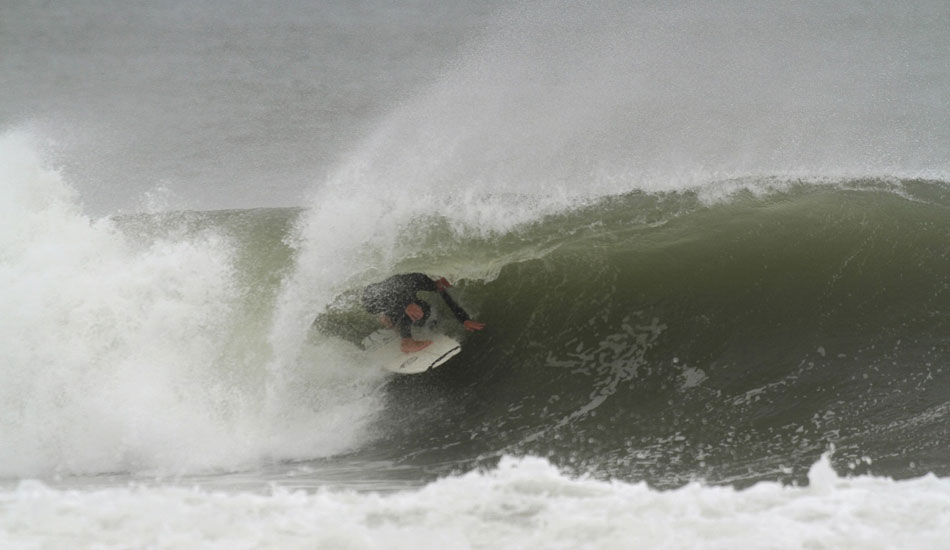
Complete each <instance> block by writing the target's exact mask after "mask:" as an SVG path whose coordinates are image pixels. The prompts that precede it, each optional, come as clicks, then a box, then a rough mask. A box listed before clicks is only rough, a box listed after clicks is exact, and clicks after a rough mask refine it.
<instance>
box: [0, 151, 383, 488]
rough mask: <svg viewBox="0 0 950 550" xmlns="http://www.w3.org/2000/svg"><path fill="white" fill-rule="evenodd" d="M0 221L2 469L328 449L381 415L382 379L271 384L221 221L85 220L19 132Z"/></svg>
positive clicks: (207, 462)
mask: <svg viewBox="0 0 950 550" xmlns="http://www.w3.org/2000/svg"><path fill="white" fill-rule="evenodd" d="M0 215H2V219H3V222H2V226H0V309H2V311H3V312H4V314H3V315H2V316H0V477H23V476H37V475H48V474H50V473H53V472H61V473H67V474H68V473H98V472H108V471H141V470H159V471H166V472H167V471H172V472H179V471H194V470H202V469H217V468H233V467H240V466H241V465H244V464H247V463H249V462H250V463H253V462H255V461H259V460H261V459H267V460H270V459H281V458H309V457H314V456H322V455H325V454H328V453H332V452H334V451H336V450H339V449H340V448H344V447H346V446H348V445H350V444H352V443H353V442H354V441H355V440H356V438H358V432H359V430H358V426H359V425H360V424H361V422H362V421H365V420H366V419H367V418H368V415H370V414H371V413H372V411H374V410H375V407H376V405H375V402H374V401H373V399H372V398H370V397H368V396H367V395H366V393H367V392H366V388H367V387H371V386H372V385H373V383H372V380H370V381H366V382H365V383H363V384H361V383H360V380H361V377H363V378H365V377H366V376H370V375H368V374H366V373H363V374H360V373H358V372H357V373H354V372H353V371H352V370H350V371H343V370H341V367H340V366H339V365H333V364H326V365H316V364H311V365H303V366H300V368H302V369H305V372H304V373H302V374H301V375H300V376H298V377H297V381H298V386H297V387H295V388H289V389H288V388H284V387H281V388H278V389H277V391H270V392H268V391H267V390H268V388H269V387H271V386H272V381H271V380H270V378H269V372H268V370H267V368H266V367H265V365H264V364H263V362H262V361H260V360H256V362H255V361H253V360H251V359H253V358H256V357H259V356H260V353H249V354H247V355H245V356H242V355H241V354H240V353H235V350H234V345H235V342H236V341H238V340H239V338H237V337H235V334H236V332H235V331H237V330H238V329H239V328H240V321H241V313H242V307H244V305H245V304H244V303H243V302H242V300H243V299H244V298H245V294H246V293H245V290H244V289H242V288H241V286H240V285H239V284H238V282H237V281H238V278H237V277H236V276H235V273H234V266H233V259H234V258H233V256H234V249H235V243H234V242H232V241H231V239H229V237H228V236H227V235H224V234H221V233H220V232H218V231H216V230H215V229H214V228H212V229H210V230H207V231H201V232H198V233H193V234H190V235H186V236H177V237H174V238H171V239H169V238H155V239H152V240H149V241H147V242H136V241H135V240H133V239H132V238H130V237H128V236H126V235H124V234H123V233H122V232H121V231H120V230H119V229H118V228H117V227H116V225H115V224H114V223H113V222H111V221H110V220H108V219H101V220H93V219H90V218H89V217H87V216H85V215H84V214H83V213H82V212H81V209H80V207H79V206H78V205H77V197H76V194H75V192H74V191H73V190H72V189H71V188H70V186H69V185H68V184H66V183H65V182H64V181H63V179H62V177H61V175H60V174H58V173H57V172H55V171H52V170H49V169H46V168H44V166H43V162H42V160H41V158H40V156H39V155H38V154H37V152H36V148H35V147H34V146H33V145H32V144H31V143H30V138H29V137H26V136H24V135H22V134H15V133H13V134H7V135H4V136H2V137H0ZM244 339H245V340H246V339H247V338H244ZM250 339H251V341H250V342H244V345H246V346H248V349H249V350H250V349H251V348H262V349H265V350H266V338H265V335H259V336H258V340H257V341H254V337H253V335H252V336H251V338H250ZM263 355H264V356H267V355H268V354H267V353H264V354H263ZM249 358H251V359H249ZM364 375H365V376H364ZM370 377H371V376H370ZM308 381H309V382H310V383H311V386H313V387H315V388H316V389H313V388H310V387H308V388H306V390H307V391H305V390H304V389H303V388H301V387H300V383H301V382H302V383H306V382H308ZM317 382H326V384H322V383H317ZM271 389H273V388H271ZM309 390H313V391H309ZM341 426H343V427H346V429H340V428H341Z"/></svg>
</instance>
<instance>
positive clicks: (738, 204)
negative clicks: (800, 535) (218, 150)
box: [0, 137, 950, 486]
mask: <svg viewBox="0 0 950 550" xmlns="http://www.w3.org/2000/svg"><path fill="white" fill-rule="evenodd" d="M0 152H2V154H3V158H4V160H5V161H9V162H4V163H2V165H3V170H4V172H3V173H2V174H0V184H2V191H3V193H4V195H5V196H4V197H3V199H4V200H2V201H0V203H2V204H3V205H4V206H5V207H7V208H6V210H5V212H4V214H5V215H6V219H7V220H9V221H8V222H6V225H5V228H4V232H3V241H2V248H0V250H2V255H0V269H2V271H0V282H2V285H0V287H2V288H3V289H4V290H3V292H2V295H0V297H2V305H3V308H4V310H5V311H13V312H16V314H15V315H12V316H6V317H5V318H4V320H3V330H2V331H0V334H2V336H0V338H2V341H0V353H2V357H0V359H2V361H0V380H2V384H0V407H2V414H0V441H3V443H4V444H3V445H2V446H0V476H4V477H24V476H44V475H51V474H53V473H57V472H59V473H64V474H82V473H103V472H158V473H168V472H172V473H188V472H200V471H221V470H228V471H230V470H235V469H238V470H239V469H242V468H248V467H256V466H259V465H261V464H273V463H278V464H279V463H282V462H284V461H299V460H317V459H320V460H331V461H333V460H338V461H343V462H346V461H348V460H352V461H356V462H361V463H363V462H365V461H367V460H369V461H372V460H378V461H382V462H384V463H387V464H393V465H397V466H399V467H402V466H405V467H408V468H414V469H415V471H416V474H417V475H418V476H419V477H420V479H429V478H432V477H438V476H441V475H445V474H448V473H452V472H456V471H459V470H467V469H470V468H472V467H475V466H479V465H487V466H491V465H493V464H495V463H497V461H498V460H499V459H500V457H501V456H503V455H506V454H513V455H536V456H542V457H546V458H547V459H548V460H550V461H551V462H552V463H554V464H556V465H557V466H558V467H560V468H562V469H564V470H565V471H568V472H572V473H586V474H591V475H594V476H597V477H603V478H612V479H626V480H640V479H647V480H649V481H650V482H651V483H653V484H656V485H659V486H667V485H670V486H675V485H681V484H683V483H686V482H688V481H689V480H690V479H694V478H697V477H702V478H703V479H707V480H709V481H710V482H722V483H737V484H743V483H751V482H754V481H756V480H760V479H772V480H776V479H778V480H783V481H803V480H804V479H805V476H806V475H807V471H808V468H809V467H810V466H811V464H813V463H814V461H815V460H816V459H817V457H818V455H819V454H820V453H821V452H823V451H824V450H825V449H826V448H827V447H828V446H829V445H831V444H833V445H835V446H836V448H837V451H836V454H835V456H834V460H835V461H837V462H838V464H839V465H848V464H852V465H855V468H857V470H856V473H862V472H873V473H876V474H885V475H891V476H896V477H906V476H915V475H921V474H923V473H925V472H928V471H932V472H936V473H938V474H940V475H946V474H947V473H948V471H950V463H948V462H947V460H946V457H947V456H950V453H947V447H946V445H947V444H946V442H947V441H950V437H947V436H948V435H950V434H948V433H947V427H946V426H947V423H946V417H947V414H948V412H950V402H948V400H947V396H946V392H945V391H944V390H945V388H946V387H947V383H948V376H950V374H948V372H947V364H948V363H947V357H948V350H950V339H948V336H947V335H948V334H950V331H948V328H950V327H948V324H950V319H948V313H947V312H948V311H950V307H948V290H947V289H948V286H950V283H948V279H947V273H950V258H948V249H947V246H946V243H947V242H948V237H950V221H948V220H950V216H948V215H947V210H948V208H950V189H948V184H947V183H945V182H942V181H932V180H899V179H835V180H833V181H824V180H822V179H820V178H811V179H805V180H796V179H788V178H776V177H771V178H768V177H750V178H745V179H740V180H727V181H719V182H710V183H707V184H705V185H702V186H698V187H694V188H683V189H680V190H676V191H667V192H644V191H637V190H633V191H628V192H625V193H619V194H609V195H606V196H600V197H597V196H570V195H564V196H555V197H548V198H539V197H537V196H534V195H522V194H516V193H510V194H505V193H501V192H498V191H492V192H491V193H489V194H487V195H486V194H477V193H471V194H460V195H458V196H455V197H454V198H451V199H449V198H446V197H444V196H441V195H433V196H425V195H416V196H410V197H405V196H402V195H401V193H402V190H398V189H390V190H388V191H387V190H385V189H380V188H378V187H372V186H371V187H372V189H371V190H372V191H374V192H373V193H369V192H364V191H367V190H365V189H363V190H361V189H355V190H354V189H351V188H349V187H348V186H347V185H343V184H342V183H341V182H337V183H336V184H335V185H334V184H333V182H331V184H330V185H329V186H328V187H327V188H326V189H324V190H323V191H322V192H321V193H320V194H319V195H318V198H319V200H318V201H317V202H316V203H315V206H314V207H313V208H310V209H306V210H304V209H269V210H268V209H258V210H240V211H223V212H177V213H176V212H171V213H168V212H166V213H156V214H130V215H125V216H115V217H111V218H103V219H91V218H89V217H87V216H86V215H84V214H83V213H82V212H81V208H80V207H79V205H78V200H77V198H76V196H75V193H73V192H72V191H71V189H70V186H69V185H68V184H67V183H66V182H64V181H63V180H62V177H61V176H60V175H58V174H57V173H55V172H53V171H49V170H47V169H45V168H43V167H42V166H43V164H42V162H41V161H40V159H39V158H38V156H37V155H36V154H35V152H34V149H32V148H31V146H29V144H25V143H21V142H20V141H18V140H17V139H13V138H10V137H6V138H4V142H3V143H2V144H0ZM352 181H357V182H358V181H359V180H358V179H357V180H352ZM632 187H633V188H634V189H635V186H632ZM376 191H379V192H378V193H377V192H376ZM407 271H425V272H428V273H432V274H437V275H444V276H447V277H449V278H450V279H452V280H454V281H457V282H458V285H457V286H456V288H455V291H456V292H457V297H458V298H459V299H460V301H461V302H462V303H463V304H464V305H465V306H466V307H467V308H468V309H469V310H470V311H471V312H472V313H474V314H475V316H476V318H478V319H480V320H482V321H485V322H487V323H488V327H489V329H488V330H487V331H485V332H484V333H480V334H475V335H471V336H468V337H466V339H465V342H464V350H463V353H462V354H461V355H460V356H458V357H457V358H456V359H455V360H453V361H452V362H451V363H450V364H449V365H447V366H446V367H443V368H441V369H439V370H437V371H434V372H432V373H429V374H427V375H424V376H421V377H400V378H393V377H392V376H389V375H386V374H384V373H382V372H381V371H379V370H378V369H376V368H375V367H374V366H373V365H367V364H365V359H364V358H363V356H362V355H361V354H360V352H359V350H358V349H357V348H356V347H355V346H353V345H352V344H350V343H349V342H347V341H346V340H347V339H351V340H352V339H354V338H357V337H359V334H360V331H365V330H369V329H371V328H372V320H371V319H369V322H367V319H368V317H367V316H366V315H365V314H364V313H362V312H361V311H359V309H358V308H355V307H354V306H353V305H352V304H351V303H350V302H348V301H347V296H352V295H353V293H354V292H356V291H358V289H359V288H361V286H362V285H364V284H367V283H369V282H372V281H374V280H379V279H381V278H383V277H385V276H386V275H388V274H390V273H394V272H407ZM317 314H322V318H324V319H326V320H328V323H324V330H323V332H322V333H321V331H319V330H312V329H311V323H312V322H313V319H314V316H315V315H317ZM445 326H446V330H448V331H450V332H453V331H456V335H458V336H460V337H464V335H461V334H458V333H457V327H453V325H452V324H451V323H450V322H446V323H445ZM327 327H329V328H330V330H328V329H327ZM327 332H331V333H333V335H327V334H326V333H327ZM340 336H343V337H342V338H341V337H340ZM865 459H867V460H865Z"/></svg>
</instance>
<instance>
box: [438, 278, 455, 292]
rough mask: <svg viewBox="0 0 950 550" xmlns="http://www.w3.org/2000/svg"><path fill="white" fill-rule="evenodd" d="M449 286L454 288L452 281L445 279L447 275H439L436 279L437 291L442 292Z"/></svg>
mask: <svg viewBox="0 0 950 550" xmlns="http://www.w3.org/2000/svg"><path fill="white" fill-rule="evenodd" d="M447 288H452V283H450V282H448V281H446V280H445V277H439V278H438V279H436V281H435V291H436V292H442V291H443V290H445V289H447Z"/></svg>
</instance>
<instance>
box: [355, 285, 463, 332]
mask: <svg viewBox="0 0 950 550" xmlns="http://www.w3.org/2000/svg"><path fill="white" fill-rule="evenodd" d="M420 290H425V291H429V292H438V293H439V296H441V297H442V299H443V300H445V303H446V305H448V306H449V309H451V310H452V313H453V314H455V317H456V318H457V319H458V320H459V322H460V323H464V322H465V321H468V320H469V316H468V313H465V310H464V309H462V308H461V307H459V305H458V304H456V303H455V300H453V299H452V297H451V296H449V294H448V292H446V291H445V290H442V291H439V290H438V289H437V288H436V285H435V281H433V280H432V279H430V278H429V277H428V276H427V275H425V274H424V273H406V274H403V275H393V276H392V277H390V278H388V279H386V280H385V281H382V282H380V283H375V284H372V285H369V286H368V287H366V288H365V289H364V290H363V307H364V308H365V309H366V311H368V312H370V313H374V314H377V315H378V314H382V315H385V316H387V317H389V319H390V321H392V322H393V323H394V324H395V325H396V327H398V329H399V334H400V335H401V336H402V337H403V338H412V324H413V321H412V319H410V318H409V316H408V315H406V306H408V305H409V304H411V303H416V304H419V306H420V307H421V308H422V312H423V316H422V319H421V320H419V321H417V322H416V324H419V325H421V324H422V323H424V322H425V320H426V319H427V318H428V317H429V304H427V303H425V302H424V301H423V300H420V299H418V298H416V293H417V292H419V291H420Z"/></svg>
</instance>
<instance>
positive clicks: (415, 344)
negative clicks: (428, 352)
mask: <svg viewBox="0 0 950 550" xmlns="http://www.w3.org/2000/svg"><path fill="white" fill-rule="evenodd" d="M431 343H432V340H413V339H412V338H403V339H402V345H401V346H399V347H400V348H401V349H402V352H403V353H414V352H417V351H419V350H423V349H425V348H427V347H429V344H431Z"/></svg>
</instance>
